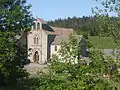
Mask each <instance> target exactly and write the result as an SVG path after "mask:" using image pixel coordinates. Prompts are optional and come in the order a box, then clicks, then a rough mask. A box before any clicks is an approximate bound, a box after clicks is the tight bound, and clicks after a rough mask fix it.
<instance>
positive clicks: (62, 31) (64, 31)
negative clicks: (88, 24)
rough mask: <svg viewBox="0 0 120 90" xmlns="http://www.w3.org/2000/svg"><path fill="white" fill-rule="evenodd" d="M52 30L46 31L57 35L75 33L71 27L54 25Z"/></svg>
mask: <svg viewBox="0 0 120 90" xmlns="http://www.w3.org/2000/svg"><path fill="white" fill-rule="evenodd" d="M51 28H52V30H53V31H52V32H51V31H47V30H46V31H45V32H46V33H47V34H50V35H57V36H60V35H65V36H68V35H70V34H72V33H73V29H69V28H58V27H52V26H51Z"/></svg>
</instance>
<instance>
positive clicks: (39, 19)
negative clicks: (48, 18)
mask: <svg viewBox="0 0 120 90" xmlns="http://www.w3.org/2000/svg"><path fill="white" fill-rule="evenodd" d="M36 20H37V21H39V22H41V23H43V24H47V22H45V21H44V20H43V19H42V18H37V19H36Z"/></svg>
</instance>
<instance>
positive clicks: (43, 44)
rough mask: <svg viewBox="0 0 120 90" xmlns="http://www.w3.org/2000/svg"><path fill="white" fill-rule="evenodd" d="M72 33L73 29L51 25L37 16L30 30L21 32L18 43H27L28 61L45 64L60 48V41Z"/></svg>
mask: <svg viewBox="0 0 120 90" xmlns="http://www.w3.org/2000/svg"><path fill="white" fill-rule="evenodd" d="M72 33H73V29H67V28H58V27H52V26H50V25H48V24H47V23H46V22H45V21H44V20H43V19H41V18H37V19H36V20H35V21H34V24H33V26H32V27H31V30H30V31H28V32H27V33H23V34H22V36H21V37H20V43H22V45H27V55H28V57H27V58H28V59H29V60H30V62H35V63H40V64H45V63H47V62H48V60H49V58H50V56H51V55H52V54H54V53H56V52H57V51H58V50H59V49H60V44H61V42H62V41H63V40H65V41H66V40H68V38H69V35H70V34H72ZM84 46H85V45H84ZM84 50H85V48H84Z"/></svg>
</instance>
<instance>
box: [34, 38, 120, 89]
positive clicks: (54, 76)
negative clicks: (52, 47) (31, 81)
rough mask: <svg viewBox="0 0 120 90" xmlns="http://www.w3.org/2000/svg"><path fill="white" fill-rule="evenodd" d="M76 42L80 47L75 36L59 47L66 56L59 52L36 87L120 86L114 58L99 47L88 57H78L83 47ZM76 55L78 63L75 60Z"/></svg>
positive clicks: (88, 87) (86, 87) (99, 87)
mask: <svg viewBox="0 0 120 90" xmlns="http://www.w3.org/2000/svg"><path fill="white" fill-rule="evenodd" d="M75 46H76V48H78V47H79V44H78V40H77V39H76V38H75V37H74V36H71V38H70V40H69V43H65V42H64V43H63V44H62V48H61V50H60V51H59V55H61V57H62V58H60V57H59V56H58V55H54V56H53V57H52V59H51V65H50V67H49V68H50V72H49V74H48V75H43V76H40V78H39V82H40V84H39V88H37V89H36V90H111V89H112V90H115V89H118V90H119V88H120V87H119V85H118V83H119V82H120V81H119V78H120V77H119V75H118V71H117V66H116V63H115V62H114V61H113V59H112V58H106V59H105V58H104V56H103V53H102V51H100V50H96V49H95V50H94V49H92V50H91V51H90V60H88V61H87V60H84V59H81V58H77V57H79V54H78V53H79V52H80V49H75ZM72 47H74V48H72ZM79 48H80V47H79ZM76 59H77V60H78V63H73V62H72V61H75V60H76ZM88 64H89V65H88ZM111 82H114V83H115V84H114V85H113V84H111Z"/></svg>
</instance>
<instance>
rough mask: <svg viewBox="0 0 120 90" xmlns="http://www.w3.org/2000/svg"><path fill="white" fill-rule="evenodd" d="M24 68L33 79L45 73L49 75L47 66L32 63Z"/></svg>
mask: <svg viewBox="0 0 120 90" xmlns="http://www.w3.org/2000/svg"><path fill="white" fill-rule="evenodd" d="M24 68H25V69H26V70H27V72H28V73H30V76H31V77H36V76H38V75H41V74H43V73H47V71H48V69H47V65H40V64H37V63H30V64H28V65H25V66H24Z"/></svg>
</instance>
